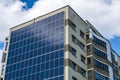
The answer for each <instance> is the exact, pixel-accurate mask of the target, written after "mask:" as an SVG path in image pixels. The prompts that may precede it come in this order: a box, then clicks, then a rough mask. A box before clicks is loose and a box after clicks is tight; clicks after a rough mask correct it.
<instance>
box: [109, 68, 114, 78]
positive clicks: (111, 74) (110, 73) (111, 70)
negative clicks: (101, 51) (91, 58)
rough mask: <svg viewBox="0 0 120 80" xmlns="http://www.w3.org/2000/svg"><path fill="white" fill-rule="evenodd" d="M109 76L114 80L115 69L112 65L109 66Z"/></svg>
mask: <svg viewBox="0 0 120 80" xmlns="http://www.w3.org/2000/svg"><path fill="white" fill-rule="evenodd" d="M109 78H110V80H114V79H113V69H112V67H111V66H109Z"/></svg>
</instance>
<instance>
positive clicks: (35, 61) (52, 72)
mask: <svg viewBox="0 0 120 80" xmlns="http://www.w3.org/2000/svg"><path fill="white" fill-rule="evenodd" d="M3 53H4V55H5V56H6V54H7V56H6V59H5V57H3V61H4V67H5V69H4V68H3V70H2V71H3V74H2V75H3V77H2V78H3V80H120V57H119V55H118V54H117V53H116V52H115V51H114V50H112V48H111V44H110V42H109V41H108V40H107V39H105V38H104V37H103V36H102V35H101V34H100V33H99V32H98V31H97V30H96V29H95V28H94V27H93V26H92V25H91V24H90V23H89V22H88V21H84V20H83V19H82V18H81V17H80V16H79V15H78V14H77V13H76V12H75V11H74V10H73V9H72V8H71V7H70V6H65V7H63V8H60V9H58V10H55V11H53V12H50V13H48V14H45V15H43V16H40V17H37V18H35V19H33V20H31V21H28V22H25V23H23V24H20V25H18V26H15V27H13V28H11V29H10V34H9V37H8V38H7V39H6V45H5V52H3Z"/></svg>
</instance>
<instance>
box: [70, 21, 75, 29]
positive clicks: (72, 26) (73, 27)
mask: <svg viewBox="0 0 120 80" xmlns="http://www.w3.org/2000/svg"><path fill="white" fill-rule="evenodd" d="M70 27H71V28H72V29H73V30H74V31H76V25H75V24H74V23H72V22H71V24H70Z"/></svg>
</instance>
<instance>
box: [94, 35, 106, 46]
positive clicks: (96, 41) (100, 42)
mask: <svg viewBox="0 0 120 80" xmlns="http://www.w3.org/2000/svg"><path fill="white" fill-rule="evenodd" d="M93 41H94V42H95V43H96V44H98V45H100V46H102V47H104V48H106V42H104V41H102V40H100V39H98V38H97V37H95V36H93Z"/></svg>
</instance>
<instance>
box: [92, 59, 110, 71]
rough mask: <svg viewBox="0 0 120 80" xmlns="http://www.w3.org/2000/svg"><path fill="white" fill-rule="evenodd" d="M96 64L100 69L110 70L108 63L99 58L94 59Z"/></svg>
mask: <svg viewBox="0 0 120 80" xmlns="http://www.w3.org/2000/svg"><path fill="white" fill-rule="evenodd" d="M94 65H95V66H96V67H97V68H99V69H102V70H105V71H108V65H106V64H103V63H101V62H99V61H97V60H95V59H94Z"/></svg>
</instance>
